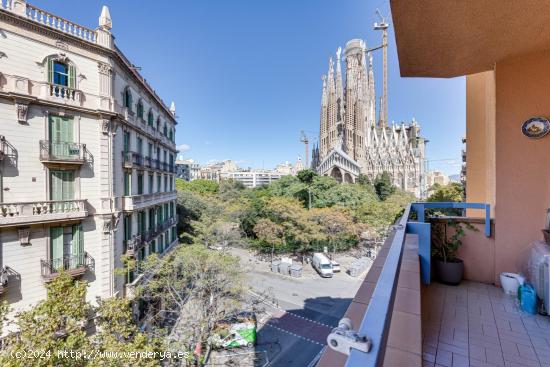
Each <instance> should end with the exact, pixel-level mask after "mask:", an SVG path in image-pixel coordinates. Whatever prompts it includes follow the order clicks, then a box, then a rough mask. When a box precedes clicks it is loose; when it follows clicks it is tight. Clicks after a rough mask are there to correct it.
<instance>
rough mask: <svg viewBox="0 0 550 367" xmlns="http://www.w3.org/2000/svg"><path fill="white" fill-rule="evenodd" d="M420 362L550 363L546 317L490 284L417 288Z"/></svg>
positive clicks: (476, 366) (479, 365)
mask: <svg viewBox="0 0 550 367" xmlns="http://www.w3.org/2000/svg"><path fill="white" fill-rule="evenodd" d="M422 334H423V335H422V340H423V345H422V356H423V366H426V367H427V366H430V367H437V366H446V367H458V366H471V367H493V366H514V367H515V366H518V367H519V366H529V367H531V366H533V367H539V366H540V367H542V366H550V317H547V316H541V315H534V316H533V315H528V314H526V313H524V312H522V311H521V310H520V309H519V306H518V304H517V299H516V298H515V297H512V296H508V295H506V294H505V293H504V292H503V291H502V289H500V288H497V287H494V286H492V285H487V284H482V283H476V282H469V281H464V282H462V283H461V284H460V285H459V286H457V287H452V286H447V285H443V284H440V283H432V284H431V285H429V286H423V288H422Z"/></svg>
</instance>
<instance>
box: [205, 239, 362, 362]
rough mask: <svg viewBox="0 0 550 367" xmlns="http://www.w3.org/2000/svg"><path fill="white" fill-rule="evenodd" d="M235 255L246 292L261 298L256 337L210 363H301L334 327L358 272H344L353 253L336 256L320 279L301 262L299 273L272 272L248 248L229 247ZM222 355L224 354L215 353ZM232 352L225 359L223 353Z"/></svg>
mask: <svg viewBox="0 0 550 367" xmlns="http://www.w3.org/2000/svg"><path fill="white" fill-rule="evenodd" d="M231 253H232V254H234V255H236V256H239V257H240V258H241V263H242V264H243V266H245V267H246V269H247V273H248V274H249V277H248V282H249V285H250V287H251V291H250V296H251V297H256V298H261V299H264V298H266V297H265V295H269V297H267V299H265V300H264V302H263V307H262V308H263V312H261V313H259V314H258V315H257V316H258V334H257V335H258V342H257V345H256V346H255V348H254V350H239V351H237V350H234V351H227V352H221V353H219V352H218V353H217V354H216V355H215V356H214V358H213V360H212V363H211V364H210V365H211V366H224V365H226V366H228V365H231V366H243V367H244V366H247V367H248V366H251V367H252V366H273V367H306V366H308V364H309V363H310V362H311V361H312V360H313V359H314V358H315V356H316V355H317V354H318V353H319V352H320V351H321V349H322V348H323V347H324V346H325V345H326V337H327V335H328V334H329V333H330V331H331V330H332V328H333V327H335V326H337V324H338V321H339V320H340V319H341V318H342V316H343V314H344V313H345V311H346V309H347V307H348V305H349V303H350V302H351V300H352V299H353V297H354V295H355V293H356V291H357V289H358V288H359V285H360V284H361V281H362V279H363V277H364V274H363V276H361V277H358V278H353V277H351V276H349V275H348V274H346V273H345V269H346V268H347V265H348V264H349V263H351V261H353V258H351V257H346V256H344V255H342V256H337V257H336V260H338V261H339V262H340V263H341V264H342V270H343V271H342V272H339V273H336V274H335V275H334V277H333V278H321V277H320V276H319V275H318V274H317V273H316V272H315V270H314V269H312V267H311V265H308V264H304V267H303V274H302V277H301V278H291V277H290V276H285V275H280V274H274V273H272V272H271V271H270V268H269V263H268V262H264V261H259V260H257V259H255V258H254V257H253V256H252V255H251V254H250V253H249V252H248V251H246V250H243V249H231ZM220 355H225V358H220ZM228 356H232V357H233V358H230V359H231V362H230V363H231V364H229V362H228V361H229V357H228Z"/></svg>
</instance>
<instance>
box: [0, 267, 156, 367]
mask: <svg viewBox="0 0 550 367" xmlns="http://www.w3.org/2000/svg"><path fill="white" fill-rule="evenodd" d="M86 287H87V283H86V282H84V281H79V280H76V281H75V280H74V279H73V278H72V277H71V276H70V275H68V274H67V273H66V272H64V271H61V272H60V273H59V275H58V276H57V277H56V278H55V279H53V280H52V281H51V282H49V283H46V290H47V296H46V299H45V300H43V301H40V302H39V303H38V304H36V305H35V306H34V307H33V308H31V309H30V310H27V311H23V312H21V313H19V314H17V315H16V316H15V324H16V325H17V328H18V333H14V334H10V335H8V336H7V337H6V342H5V347H4V353H2V354H1V355H0V364H1V365H2V366H13V367H19V366H21V367H23V366H28V365H29V360H28V359H26V358H13V357H12V355H17V354H18V353H19V352H24V351H29V350H33V351H44V352H45V354H44V357H45V358H36V359H33V360H32V365H33V366H94V367H95V366H127V365H134V364H136V365H137V364H139V365H140V366H160V362H159V360H156V359H151V358H148V359H147V358H146V359H141V358H139V356H138V358H137V359H136V358H134V359H123V358H121V359H112V358H104V359H103V358H96V359H93V360H91V359H84V358H82V359H76V358H77V357H75V356H72V357H71V356H70V355H68V356H64V355H63V351H67V352H70V351H78V352H82V351H86V352H88V353H92V352H94V351H96V350H97V351H124V350H126V351H136V350H139V351H149V350H160V349H155V346H157V345H158V344H156V342H155V341H153V340H150V339H147V338H146V337H145V335H144V334H142V333H140V332H139V330H138V329H137V327H136V326H135V325H134V324H133V321H132V316H131V312H130V308H129V306H128V301H127V300H122V299H117V298H112V299H108V300H99V307H92V306H91V305H90V304H89V303H88V302H87V301H86ZM94 316H98V317H97V318H96V319H95V322H96V323H97V324H96V327H97V332H96V333H95V334H94V335H92V336H91V337H90V336H88V335H87V330H86V328H87V327H88V326H90V320H92V319H93V318H94ZM58 352H61V353H58ZM23 355H24V354H23Z"/></svg>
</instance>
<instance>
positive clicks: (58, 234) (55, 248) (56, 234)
mask: <svg viewBox="0 0 550 367" xmlns="http://www.w3.org/2000/svg"><path fill="white" fill-rule="evenodd" d="M50 240H51V251H50V259H51V260H52V265H53V267H54V269H58V268H60V267H61V266H62V265H63V260H62V259H63V227H50ZM59 259H61V260H59Z"/></svg>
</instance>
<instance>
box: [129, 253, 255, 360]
mask: <svg viewBox="0 0 550 367" xmlns="http://www.w3.org/2000/svg"><path fill="white" fill-rule="evenodd" d="M144 269H145V273H144V274H145V275H144V276H145V277H147V279H148V281H146V282H143V283H142V285H140V286H139V287H138V289H137V292H138V295H139V297H140V298H141V299H142V300H144V301H146V302H147V303H149V304H151V305H155V304H158V305H162V307H149V308H148V309H147V310H146V318H147V320H149V325H150V330H149V333H150V334H152V335H155V336H156V335H165V331H166V332H167V334H166V336H165V344H166V347H168V348H170V349H172V348H173V349H175V350H183V351H197V353H196V356H195V361H196V363H199V362H201V361H202V355H203V353H201V352H199V351H201V350H202V349H203V347H206V349H208V348H210V339H211V337H212V336H213V331H214V329H215V327H216V325H217V324H218V323H219V322H220V321H221V320H225V319H227V318H229V317H232V316H235V315H236V314H238V313H239V312H241V311H242V309H243V305H244V303H245V287H244V270H243V268H242V267H241V266H240V264H239V259H238V258H236V257H234V256H231V255H229V254H227V253H225V252H217V251H210V250H208V249H206V248H205V247H204V246H202V245H191V246H181V247H178V248H176V249H174V250H173V251H172V252H171V253H169V254H168V255H167V256H165V257H163V258H162V259H159V258H157V257H156V256H153V257H151V258H150V260H147V261H146V264H145V265H144ZM206 353H207V352H206ZM206 353H205V354H206Z"/></svg>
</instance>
